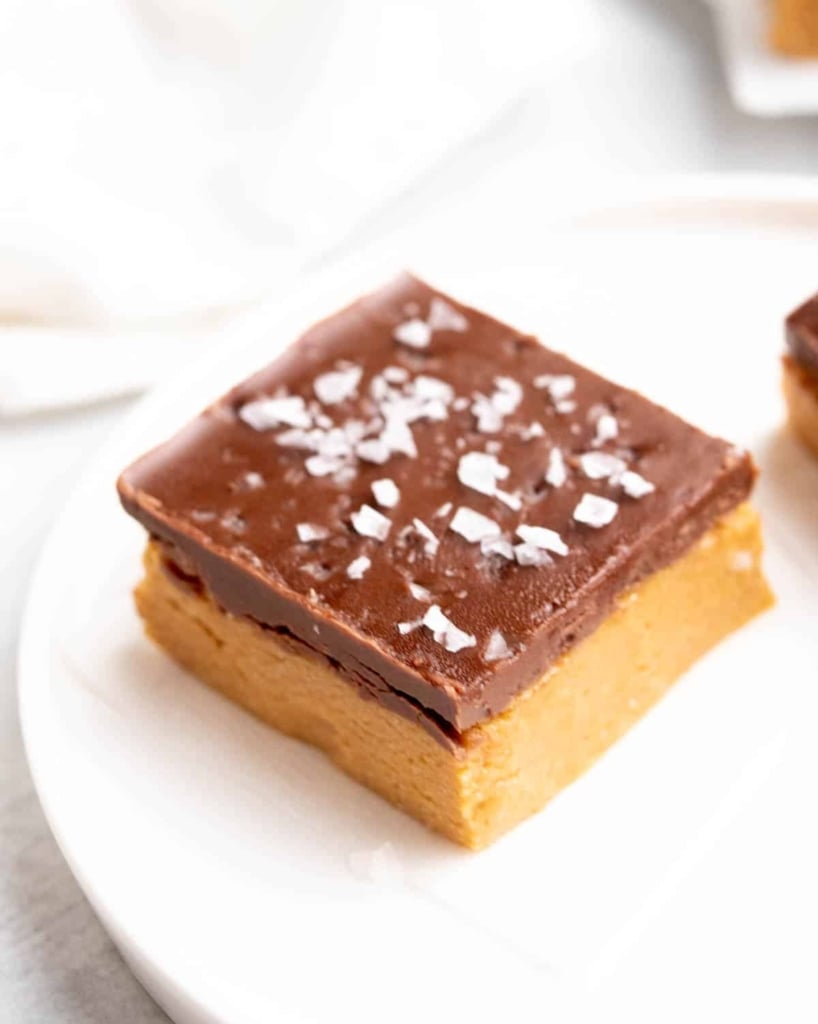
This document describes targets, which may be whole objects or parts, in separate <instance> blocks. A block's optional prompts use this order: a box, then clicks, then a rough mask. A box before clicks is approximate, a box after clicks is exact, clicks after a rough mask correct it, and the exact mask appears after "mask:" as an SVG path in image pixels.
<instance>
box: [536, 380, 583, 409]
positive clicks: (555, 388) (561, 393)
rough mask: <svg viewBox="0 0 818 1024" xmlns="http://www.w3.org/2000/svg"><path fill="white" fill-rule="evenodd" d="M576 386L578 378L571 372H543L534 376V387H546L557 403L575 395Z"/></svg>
mask: <svg viewBox="0 0 818 1024" xmlns="http://www.w3.org/2000/svg"><path fill="white" fill-rule="evenodd" d="M576 386H577V382H576V379H575V378H574V377H572V376H571V374H570V373H543V374H541V375H540V376H539V377H535V378H534V387H535V388H544V389H545V390H546V391H547V392H548V397H549V398H550V399H551V401H552V402H555V403H556V402H559V401H562V400H564V399H567V398H568V397H569V396H570V395H573V393H574V389H575V388H576Z"/></svg>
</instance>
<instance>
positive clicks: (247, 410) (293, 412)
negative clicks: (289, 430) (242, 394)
mask: <svg viewBox="0 0 818 1024" xmlns="http://www.w3.org/2000/svg"><path fill="white" fill-rule="evenodd" d="M239 419H240V420H242V421H243V422H244V423H246V424H247V425H248V426H249V427H252V428H253V430H272V429H274V428H275V427H310V426H312V417H311V416H310V414H309V411H308V409H307V407H306V405H305V404H304V399H303V398H302V397H301V396H300V395H285V396H283V397H281V398H257V399H255V400H254V401H252V402H247V403H246V404H245V405H243V406H242V407H241V408H240V409H239Z"/></svg>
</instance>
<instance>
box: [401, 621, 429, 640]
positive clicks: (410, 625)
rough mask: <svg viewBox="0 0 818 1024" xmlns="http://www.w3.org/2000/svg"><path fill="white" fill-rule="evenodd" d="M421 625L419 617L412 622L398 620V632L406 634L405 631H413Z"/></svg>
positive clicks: (402, 634)
mask: <svg viewBox="0 0 818 1024" xmlns="http://www.w3.org/2000/svg"><path fill="white" fill-rule="evenodd" d="M422 625H423V623H422V622H421V620H420V619H415V621H414V622H399V623H398V632H399V633H400V635H401V636H406V634H407V633H414V631H415V630H416V629H418V628H419V627H420V626H422Z"/></svg>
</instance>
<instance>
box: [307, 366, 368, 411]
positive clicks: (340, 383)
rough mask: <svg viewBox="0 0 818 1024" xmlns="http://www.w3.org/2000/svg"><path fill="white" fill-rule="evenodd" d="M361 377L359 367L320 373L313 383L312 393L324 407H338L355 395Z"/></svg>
mask: <svg viewBox="0 0 818 1024" xmlns="http://www.w3.org/2000/svg"><path fill="white" fill-rule="evenodd" d="M362 376H363V370H362V369H361V367H360V366H350V367H345V368H344V369H342V370H332V371H331V372H330V373H322V374H321V376H320V377H316V378H315V380H314V381H313V385H312V387H313V391H314V392H315V394H316V395H317V397H318V399H319V401H321V402H323V403H324V405H338V404H339V403H341V402H345V401H346V400H347V399H348V398H351V397H352V396H353V395H354V394H355V392H356V391H357V390H358V385H359V384H360V382H361V377H362Z"/></svg>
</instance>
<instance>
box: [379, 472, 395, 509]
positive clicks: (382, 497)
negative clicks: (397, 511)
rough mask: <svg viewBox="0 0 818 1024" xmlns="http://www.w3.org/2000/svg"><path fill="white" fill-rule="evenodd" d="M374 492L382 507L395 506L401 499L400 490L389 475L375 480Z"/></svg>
mask: <svg viewBox="0 0 818 1024" xmlns="http://www.w3.org/2000/svg"><path fill="white" fill-rule="evenodd" d="M372 494H373V496H374V498H375V501H377V503H378V504H379V505H380V506H381V508H394V507H395V505H397V503H398V502H399V501H400V491H399V490H398V488H397V486H396V484H395V481H394V480H390V479H389V478H388V477H385V478H384V479H383V480H375V481H374V482H373V484H372Z"/></svg>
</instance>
